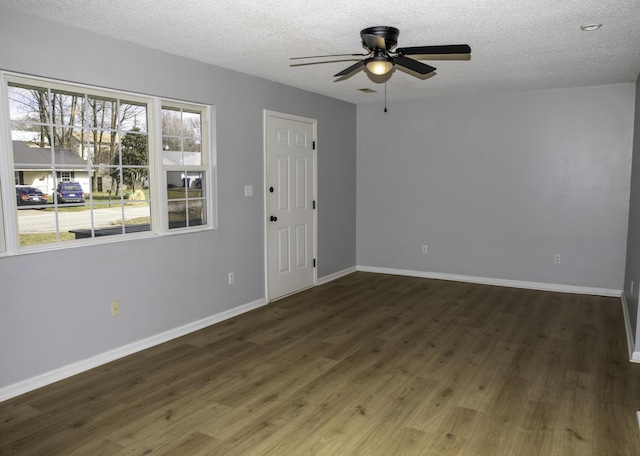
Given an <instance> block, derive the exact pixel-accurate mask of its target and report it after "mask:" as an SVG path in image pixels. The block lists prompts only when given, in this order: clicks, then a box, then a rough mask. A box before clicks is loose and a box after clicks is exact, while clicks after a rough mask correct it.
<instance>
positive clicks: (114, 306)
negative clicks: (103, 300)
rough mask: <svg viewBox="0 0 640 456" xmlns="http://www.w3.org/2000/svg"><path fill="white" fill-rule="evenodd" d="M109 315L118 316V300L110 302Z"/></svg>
mask: <svg viewBox="0 0 640 456" xmlns="http://www.w3.org/2000/svg"><path fill="white" fill-rule="evenodd" d="M111 316H112V317H118V316H120V301H112V302H111Z"/></svg>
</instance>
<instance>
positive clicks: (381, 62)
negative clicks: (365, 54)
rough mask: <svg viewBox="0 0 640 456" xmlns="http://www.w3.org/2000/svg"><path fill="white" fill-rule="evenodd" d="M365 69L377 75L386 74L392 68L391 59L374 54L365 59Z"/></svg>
mask: <svg viewBox="0 0 640 456" xmlns="http://www.w3.org/2000/svg"><path fill="white" fill-rule="evenodd" d="M365 65H366V66H367V70H369V71H370V72H371V73H373V74H377V75H378V76H382V75H383V74H387V73H388V72H389V71H391V68H393V59H392V58H391V57H385V56H375V57H371V58H369V59H367V63H366V64H365Z"/></svg>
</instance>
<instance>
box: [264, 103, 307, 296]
mask: <svg viewBox="0 0 640 456" xmlns="http://www.w3.org/2000/svg"><path fill="white" fill-rule="evenodd" d="M313 134H314V124H313V123H312V122H306V121H302V120H295V119H290V118H283V117H280V116H275V115H271V114H268V115H267V118H266V130H265V135H266V141H265V143H266V158H265V166H266V187H267V189H268V190H267V193H266V198H265V199H266V205H265V208H266V217H267V281H268V283H267V288H268V294H269V298H270V299H276V298H278V297H282V296H286V295H288V294H291V293H295V292H296V291H299V290H301V289H304V288H307V287H310V286H313V284H314V271H313V246H314V245H315V241H314V235H315V233H314V219H313V217H314V215H313V204H312V198H313V179H314V169H313V166H314V165H313V164H314V161H313ZM270 188H273V192H271V191H270Z"/></svg>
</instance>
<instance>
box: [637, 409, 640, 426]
mask: <svg viewBox="0 0 640 456" xmlns="http://www.w3.org/2000/svg"><path fill="white" fill-rule="evenodd" d="M637 413H638V427H640V412H637Z"/></svg>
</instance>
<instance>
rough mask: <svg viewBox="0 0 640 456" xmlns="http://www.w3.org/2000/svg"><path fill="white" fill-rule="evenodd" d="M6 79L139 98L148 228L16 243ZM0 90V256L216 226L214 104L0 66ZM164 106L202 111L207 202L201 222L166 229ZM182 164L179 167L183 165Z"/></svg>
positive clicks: (104, 95)
mask: <svg viewBox="0 0 640 456" xmlns="http://www.w3.org/2000/svg"><path fill="white" fill-rule="evenodd" d="M10 83H13V84H17V85H21V86H33V87H42V88H46V89H49V90H55V91H63V92H64V91H66V92H73V93H82V94H85V96H86V95H89V96H94V97H108V98H115V99H126V101H136V102H141V103H143V104H144V105H145V106H146V112H147V132H146V133H147V137H148V167H149V173H148V174H149V175H148V177H147V179H148V183H149V186H148V187H149V212H150V230H149V231H142V232H138V233H123V234H113V235H108V236H95V237H91V238H87V239H73V240H67V241H56V242H51V243H43V244H35V245H29V246H20V230H19V227H18V209H17V203H16V199H15V185H14V180H15V165H14V158H13V155H14V154H13V143H12V125H11V113H10V109H9V106H10V105H9V84H10ZM0 92H1V93H0V165H1V167H2V169H0V214H1V216H0V257H2V256H10V255H19V254H24V253H32V252H41V251H50V250H59V249H66V248H73V247H79V246H84V245H94V244H105V243H111V242H123V241H128V240H134V239H141V238H152V237H157V236H166V235H176V234H183V233H193V232H200V231H207V230H212V229H217V200H216V193H215V188H216V180H217V179H216V178H217V176H216V169H215V163H216V155H215V147H214V141H212V138H214V132H213V127H214V125H215V123H214V122H211V119H212V117H214V113H215V106H212V105H208V104H204V103H194V102H187V101H181V100H175V99H170V98H164V97H159V96H153V95H145V94H139V93H133V92H128V91H123V90H113V89H108V88H103V87H96V86H91V85H86V84H77V83H72V82H66V81H60V80H55V79H49V78H43V77H36V76H29V75H24V74H20V73H13V72H8V71H0ZM163 106H170V107H174V108H175V107H178V108H180V109H186V110H189V111H198V112H200V113H201V136H202V138H201V153H202V166H200V167H199V168H201V172H202V173H204V176H205V188H203V192H205V195H206V198H205V204H206V206H205V209H204V210H205V212H206V214H207V219H206V223H203V224H200V225H194V226H188V227H181V228H173V229H169V225H168V212H167V211H168V202H167V199H168V198H167V182H166V170H165V167H164V166H163V160H162V150H161V149H162V147H161V145H162V108H163ZM92 166H97V164H93V165H92ZM190 168H191V167H190ZM181 169H184V167H183V168H181ZM88 210H91V211H93V210H95V209H94V208H93V207H91V208H90V209H88Z"/></svg>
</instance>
